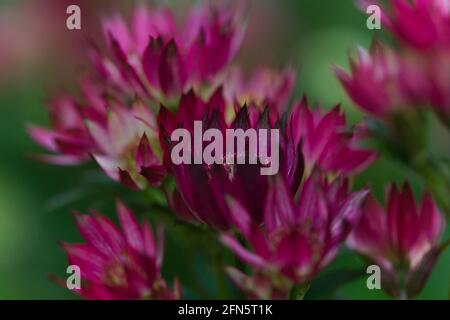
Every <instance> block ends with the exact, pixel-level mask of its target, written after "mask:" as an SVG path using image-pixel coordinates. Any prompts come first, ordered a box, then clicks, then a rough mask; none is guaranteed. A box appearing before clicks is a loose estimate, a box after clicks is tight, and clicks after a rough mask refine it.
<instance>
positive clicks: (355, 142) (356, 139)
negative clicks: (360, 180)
mask: <svg viewBox="0 0 450 320" xmlns="http://www.w3.org/2000/svg"><path fill="white" fill-rule="evenodd" d="M288 125H289V126H290V127H289V128H288V129H287V132H289V133H291V134H292V135H293V141H294V144H299V143H302V146H303V147H302V152H303V156H304V158H305V169H306V170H305V171H306V173H307V174H309V173H311V172H313V170H314V168H319V169H320V170H322V171H324V172H326V173H329V174H337V175H342V176H349V175H352V174H356V173H358V172H361V171H363V170H364V169H366V168H367V167H368V166H369V165H370V164H372V163H373V162H374V161H375V159H376V158H377V154H376V153H375V152H373V151H370V150H367V149H364V148H362V147H361V146H360V145H361V142H362V140H363V138H364V136H363V134H362V130H361V129H362V127H356V128H355V129H354V130H350V129H348V128H347V124H346V119H345V115H344V114H343V113H342V112H341V110H340V107H339V105H338V106H336V107H335V108H333V109H332V110H331V111H329V112H326V113H324V112H323V111H322V110H321V109H320V108H317V109H315V110H312V109H311V108H310V107H309V106H308V102H307V99H306V98H304V99H303V100H302V101H301V102H299V103H297V104H295V105H294V107H293V108H292V111H291V115H290V121H289V122H288Z"/></svg>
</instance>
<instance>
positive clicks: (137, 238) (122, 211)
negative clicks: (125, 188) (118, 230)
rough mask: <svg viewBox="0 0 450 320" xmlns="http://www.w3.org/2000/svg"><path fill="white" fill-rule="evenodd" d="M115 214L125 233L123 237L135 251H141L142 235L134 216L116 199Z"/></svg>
mask: <svg viewBox="0 0 450 320" xmlns="http://www.w3.org/2000/svg"><path fill="white" fill-rule="evenodd" d="M116 207H117V216H118V217H119V221H120V225H121V226H122V230H123V232H124V234H125V239H126V241H127V243H128V245H129V246H130V247H131V248H133V249H135V250H136V251H137V252H140V253H143V252H144V246H143V243H144V241H143V235H142V232H141V228H140V226H139V223H138V221H137V220H136V217H135V216H134V215H133V213H132V212H131V211H130V209H128V208H127V207H126V206H125V205H124V204H123V202H122V201H120V200H117V202H116Z"/></svg>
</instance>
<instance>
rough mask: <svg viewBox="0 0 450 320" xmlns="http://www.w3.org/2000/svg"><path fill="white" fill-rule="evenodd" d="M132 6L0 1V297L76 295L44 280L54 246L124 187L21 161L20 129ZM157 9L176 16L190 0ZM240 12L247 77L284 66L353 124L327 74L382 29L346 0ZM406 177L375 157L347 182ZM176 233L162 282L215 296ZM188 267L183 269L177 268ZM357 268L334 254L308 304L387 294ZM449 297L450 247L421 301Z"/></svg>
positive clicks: (300, 88)
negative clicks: (75, 20)
mask: <svg viewBox="0 0 450 320" xmlns="http://www.w3.org/2000/svg"><path fill="white" fill-rule="evenodd" d="M133 2H134V1H128V0H127V1H119V0H116V1H113V0H96V1H92V0H91V1H88V0H85V1H76V0H72V1H70V0H69V1H66V0H22V1H20V0H17V1H13V0H0V299H76V297H75V296H74V295H72V294H71V293H70V292H68V291H67V290H65V289H64V288H61V287H59V286H58V285H56V284H55V283H53V282H52V281H50V280H49V279H48V277H49V275H51V274H54V275H58V276H62V277H63V276H64V275H65V270H66V266H67V262H66V257H65V255H64V254H63V252H62V250H61V249H60V247H59V246H58V241H59V240H64V241H67V242H75V241H78V240H80V238H79V236H78V235H77V232H76V229H75V227H74V224H73V221H72V216H71V211H72V210H79V211H82V212H83V211H85V210H87V209H88V208H95V209H98V210H104V211H105V212H107V213H108V212H109V213H110V214H113V212H114V211H113V206H112V204H113V199H114V197H115V196H117V195H120V196H123V197H126V196H127V191H126V190H124V189H123V188H121V187H120V186H117V185H115V184H114V183H110V182H109V181H108V180H107V179H105V178H103V177H102V175H101V173H99V172H98V170H96V167H95V166H94V165H87V166H84V167H76V168H71V167H69V168H65V167H54V166H50V165H46V164H42V163H38V162H35V161H33V160H31V159H30V157H29V155H30V154H33V153H35V152H38V151H39V148H38V147H36V146H35V145H34V144H33V143H32V142H31V140H30V139H29V137H28V136H27V133H26V124H27V123H39V124H46V123H47V122H48V119H47V112H46V110H45V102H46V99H47V98H48V94H49V92H53V91H55V90H56V91H57V90H61V89H64V90H68V91H69V92H74V94H77V93H76V89H75V87H76V81H77V75H78V74H79V72H80V71H82V70H83V69H84V68H88V67H89V65H88V64H87V61H86V57H85V56H84V55H83V53H84V52H85V51H84V50H85V48H86V47H85V44H86V41H87V39H88V38H93V39H98V38H99V34H100V32H99V31H100V28H99V20H100V17H101V16H103V15H108V14H111V13H114V12H116V11H118V12H123V13H124V14H126V13H129V12H130V9H131V8H132V6H133ZM149 2H150V1H149ZM157 2H158V4H165V5H168V6H170V7H173V8H174V9H175V10H177V11H179V12H182V11H183V10H184V8H185V7H186V6H188V5H189V4H190V3H191V2H192V1H188V0H186V1H184V0H180V1H176V0H174V1H157ZM153 3H154V2H153ZM70 4H78V5H80V7H81V11H82V30H81V31H68V30H67V29H66V26H65V23H66V13H65V11H66V8H67V6H68V5H70ZM249 8H250V11H249V17H248V19H249V29H248V34H247V38H246V39H245V41H244V48H243V49H242V50H241V53H240V55H239V56H238V59H237V61H238V62H239V63H240V64H242V65H243V66H244V67H245V68H246V69H248V70H250V69H252V68H253V67H255V66H256V65H259V64H264V65H269V66H273V67H281V66H283V65H288V64H291V65H292V66H294V67H295V68H296V69H297V70H298V82H297V86H296V91H295V95H296V97H301V95H303V93H307V95H308V97H309V99H310V100H311V101H312V102H318V103H320V104H322V105H323V107H325V108H327V109H328V108H331V107H333V106H334V105H335V104H336V103H338V102H342V105H343V108H344V109H345V111H346V113H347V116H348V117H349V118H350V120H351V122H355V121H357V120H358V119H360V118H361V116H362V115H361V114H360V113H359V112H358V111H357V109H356V108H355V107H354V106H353V105H352V104H351V102H350V101H349V100H348V99H347V98H346V96H345V94H344V93H343V91H342V90H341V87H340V85H339V84H338V82H337V81H336V79H335V77H334V76H333V73H332V67H333V66H334V65H341V66H345V67H347V66H348V61H347V56H348V54H349V53H351V52H352V50H354V49H355V48H356V46H357V45H362V46H364V47H369V46H370V43H371V39H372V38H373V37H375V36H376V37H382V38H384V39H386V41H389V38H388V37H386V35H385V34H384V33H383V31H370V30H368V29H367V28H366V17H365V16H364V14H362V13H361V12H359V11H358V10H357V9H356V8H355V7H354V4H353V2H352V0H339V1H331V0H255V1H250V2H249ZM430 121H431V124H430V126H429V128H430V129H429V130H430V133H429V139H430V148H432V150H433V152H438V153H442V154H445V155H447V156H448V153H449V151H450V150H449V149H450V148H449V147H448V146H449V145H450V141H449V137H448V134H446V133H445V131H444V129H442V128H441V127H440V126H439V125H438V123H437V122H436V121H435V120H434V119H431V120H430ZM404 178H407V179H408V180H410V181H411V182H412V184H413V185H414V187H415V191H416V192H417V194H419V192H420V191H421V185H420V182H419V179H418V178H417V177H416V176H415V175H414V174H413V173H411V172H409V171H408V170H407V169H405V168H404V167H402V165H400V164H399V163H397V162H396V161H395V160H393V159H391V158H390V157H389V155H383V156H382V157H381V158H380V160H379V161H377V163H376V164H375V165H374V166H373V167H372V168H370V169H369V170H368V171H367V172H365V173H363V174H362V175H361V176H359V177H357V178H356V179H355V184H356V186H362V185H369V186H371V187H373V188H374V190H375V192H376V194H377V196H378V197H380V199H382V198H383V190H384V186H385V185H386V184H387V183H388V182H391V181H396V182H401V181H402V180H403V179H404ZM449 196H450V195H449ZM182 232H183V230H179V229H177V227H176V226H174V227H173V228H169V231H168V233H169V234H168V235H167V237H168V241H167V242H168V244H167V250H166V251H167V254H166V259H165V271H164V272H165V275H166V277H167V278H168V279H172V278H173V277H174V276H175V275H177V276H178V277H179V278H180V280H181V281H182V282H184V283H194V282H199V283H200V285H199V286H198V288H194V289H186V290H185V296H186V297H192V298H200V297H214V296H217V292H218V287H217V284H216V281H215V273H214V270H213V268H212V266H211V263H209V261H208V254H207V253H206V251H207V250H204V248H203V247H202V245H203V246H204V242H202V239H196V240H193V241H189V243H185V242H182V241H181V240H179V239H178V238H179V236H178V235H179V234H180V233H182ZM177 237H178V238H177ZM448 237H449V232H447V234H446V238H448ZM187 261H189V262H190V265H191V267H190V268H187V267H183V266H184V265H187V263H185V262H187ZM363 265H364V264H363V262H362V261H361V260H360V259H359V258H358V257H356V256H355V255H353V254H351V253H349V252H346V251H345V250H343V252H342V253H341V254H340V255H339V257H338V258H337V260H336V261H335V263H333V265H332V266H331V267H330V268H328V269H327V270H326V272H325V273H324V274H323V275H322V276H321V277H320V278H319V279H318V280H317V281H316V282H315V283H314V284H313V286H312V288H311V291H310V292H309V294H308V295H307V298H310V299H312V298H343V299H347V298H349V299H383V298H386V296H385V295H384V294H383V293H382V292H381V291H376V290H375V291H369V290H368V289H367V288H366V285H365V281H366V278H365V277H362V276H361V275H362V273H361V270H363V269H362V266H363ZM222 289H224V288H222ZM230 290H233V289H232V288H230V285H229V284H228V283H226V284H225V289H224V290H221V292H223V291H225V293H224V296H225V294H226V292H227V291H230ZM449 290H450V251H448V252H446V253H445V254H444V255H443V256H442V257H441V259H440V260H439V263H438V264H437V266H436V268H435V270H434V272H433V274H432V276H431V279H430V281H429V282H428V285H427V286H426V288H425V290H424V291H423V293H422V295H421V296H420V298H423V299H448V298H449ZM232 294H236V293H235V292H234V293H233V291H232Z"/></svg>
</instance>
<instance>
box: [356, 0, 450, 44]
mask: <svg viewBox="0 0 450 320" xmlns="http://www.w3.org/2000/svg"><path fill="white" fill-rule="evenodd" d="M359 2H360V5H361V7H366V5H367V4H368V3H369V1H367V0H363V1H359ZM372 3H373V1H372ZM390 3H391V6H390V8H389V9H388V10H383V13H382V22H383V23H384V24H385V26H386V27H387V28H388V29H389V31H390V32H392V33H393V34H394V36H395V37H396V38H398V39H401V41H402V42H403V43H404V44H406V45H408V46H411V47H413V48H415V49H418V50H423V51H426V50H434V49H442V48H446V49H449V48H450V4H449V2H448V1H447V0H412V1H410V0H393V1H390Z"/></svg>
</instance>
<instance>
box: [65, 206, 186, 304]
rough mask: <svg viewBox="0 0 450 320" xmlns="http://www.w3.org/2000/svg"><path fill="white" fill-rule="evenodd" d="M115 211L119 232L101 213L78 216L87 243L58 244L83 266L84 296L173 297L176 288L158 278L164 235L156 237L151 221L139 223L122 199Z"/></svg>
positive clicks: (81, 291) (81, 292) (176, 294)
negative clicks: (119, 226) (120, 228)
mask: <svg viewBox="0 0 450 320" xmlns="http://www.w3.org/2000/svg"><path fill="white" fill-rule="evenodd" d="M117 214H118V217H119V221H120V224H121V226H122V230H119V229H118V228H117V227H116V225H114V224H113V223H112V222H111V220H110V219H108V218H107V217H106V216H103V215H101V214H99V213H96V212H94V213H93V215H80V214H77V215H76V223H77V226H78V229H79V230H80V233H81V235H82V236H83V238H84V240H85V241H86V243H83V244H66V243H64V244H63V245H62V246H63V248H64V251H65V252H66V253H67V256H68V260H69V264H71V265H77V266H78V267H79V268H80V270H81V277H82V284H81V289H76V292H77V293H78V294H79V295H81V296H82V297H84V298H87V299H105V300H112V299H177V298H180V288H179V285H178V283H176V289H175V291H172V290H171V289H170V288H169V287H168V286H167V284H166V282H165V281H164V279H163V278H162V277H161V265H162V258H163V247H164V243H163V234H162V229H158V241H155V238H154V236H153V231H152V229H151V227H150V225H149V224H148V223H147V222H145V223H144V224H143V225H142V226H141V225H139V223H138V222H137V220H136V218H135V216H134V215H133V213H132V212H131V211H130V210H129V209H128V208H126V207H125V206H124V205H123V204H122V203H121V202H118V203H117Z"/></svg>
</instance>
